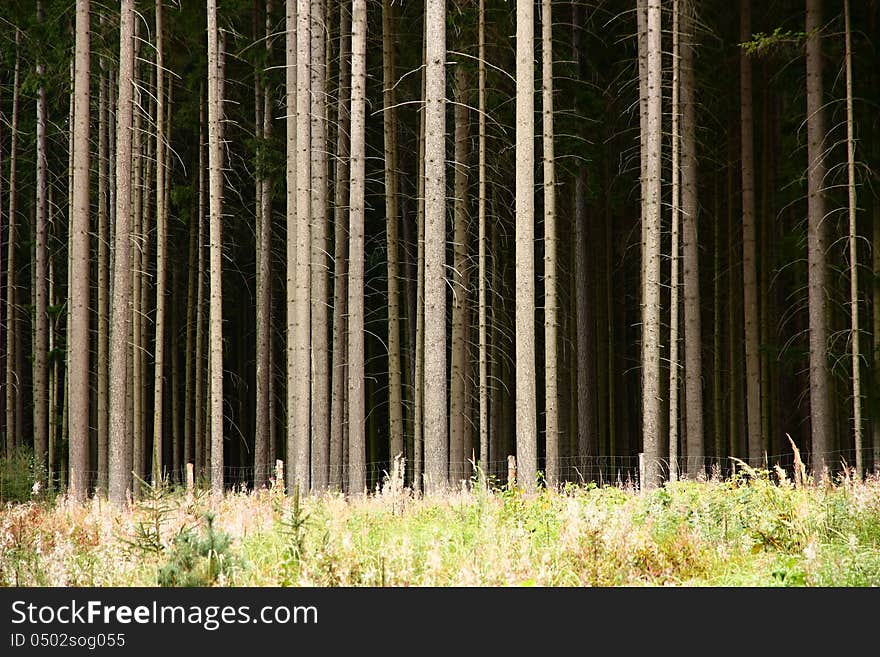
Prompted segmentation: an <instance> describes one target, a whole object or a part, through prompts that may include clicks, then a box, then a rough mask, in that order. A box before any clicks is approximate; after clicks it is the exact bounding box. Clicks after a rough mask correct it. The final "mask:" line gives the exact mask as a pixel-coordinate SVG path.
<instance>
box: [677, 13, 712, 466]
mask: <svg viewBox="0 0 880 657" xmlns="http://www.w3.org/2000/svg"><path fill="white" fill-rule="evenodd" d="M694 7H695V3H694V2H693V0H682V15H681V21H682V24H681V29H682V34H681V91H680V102H681V210H682V265H683V267H684V280H683V283H684V363H685V370H684V376H685V382H684V388H685V389H684V405H685V408H686V409H687V419H686V423H685V426H686V428H687V430H686V435H687V471H688V476H689V477H691V478H692V479H695V478H699V477H701V476H703V475H704V474H705V457H706V453H705V445H704V437H703V354H702V345H703V339H702V321H701V315H700V251H699V241H698V237H699V234H698V230H697V226H698V220H699V202H698V199H697V149H696V146H697V138H696V102H695V101H694V76H695V74H694V48H695V36H694V34H695V32H694V25H695V24H696V17H695V16H694ZM715 321H716V322H718V319H717V318H716V320H715Z"/></svg>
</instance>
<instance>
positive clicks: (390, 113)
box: [382, 0, 403, 462]
mask: <svg viewBox="0 0 880 657" xmlns="http://www.w3.org/2000/svg"><path fill="white" fill-rule="evenodd" d="M395 38H396V35H395V25H394V15H393V9H392V5H391V0H382V100H383V103H384V109H383V112H382V119H383V128H384V146H385V227H386V239H387V247H388V248H387V253H388V263H387V264H388V430H389V435H390V445H389V447H390V453H389V458H390V459H391V460H392V462H393V460H394V458H395V457H396V456H397V455H398V454H402V453H403V388H402V372H401V370H402V367H401V353H400V352H401V350H400V314H401V313H400V280H399V274H398V269H399V264H398V263H399V259H400V258H399V252H400V246H399V244H398V221H399V211H398V203H397V194H398V181H397V111H396V110H395V100H394V97H395V94H394V85H395V83H396V81H397V80H396V72H395V55H394V40H395Z"/></svg>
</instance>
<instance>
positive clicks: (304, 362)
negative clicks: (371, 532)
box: [287, 0, 311, 493]
mask: <svg viewBox="0 0 880 657" xmlns="http://www.w3.org/2000/svg"><path fill="white" fill-rule="evenodd" d="M309 38H310V25H309V0H297V12H296V69H297V74H296V170H297V177H296V222H297V230H296V256H297V257H296V310H295V314H294V315H295V316H294V324H295V330H294V339H293V345H294V347H293V348H294V373H295V376H296V377H297V378H298V377H300V376H302V373H303V372H310V371H311V367H310V363H309V360H310V359H309V345H310V339H309V329H310V325H309V322H310V314H309V303H310V286H311V282H310V281H311V277H310V273H311V272H310V259H311V258H310V255H311V228H310V220H311V214H310V195H309V187H310V184H311V177H310V176H311V166H310V161H311V160H310V151H311V147H310V130H309V88H310V80H309V68H308V67H309V63H310V62H309V50H310V42H309ZM288 384H289V385H290V386H291V388H290V389H291V390H293V391H294V393H293V394H294V406H293V413H292V415H290V416H289V418H288V422H291V423H292V425H293V444H292V445H288V447H289V448H291V447H292V453H288V457H287V458H288V462H289V463H290V465H291V468H290V479H291V486H295V487H298V488H299V492H300V493H307V492H308V490H309V446H310V431H309V399H310V394H309V393H310V389H309V388H310V386H307V385H302V384H301V383H298V382H297V380H296V379H294V380H288ZM288 394H289V392H288ZM292 490H293V488H291V491H292Z"/></svg>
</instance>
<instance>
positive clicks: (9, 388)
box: [6, 28, 23, 456]
mask: <svg viewBox="0 0 880 657" xmlns="http://www.w3.org/2000/svg"><path fill="white" fill-rule="evenodd" d="M20 39H21V32H20V31H19V29H18V28H15V72H14V74H13V82H12V124H11V126H10V147H9V219H8V225H9V229H8V231H7V232H8V235H7V238H6V239H7V240H8V242H9V244H8V248H7V257H6V309H7V310H6V454H7V455H8V456H12V454H13V452H14V451H15V449H16V447H17V442H18V440H17V436H18V429H19V428H20V425H21V424H22V420H23V418H22V416H21V414H20V413H18V412H17V409H18V408H19V407H20V406H21V404H20V402H19V400H20V399H21V388H22V385H21V381H20V380H19V379H18V376H17V374H18V372H17V364H18V351H19V347H18V343H17V340H18V339H19V335H18V333H17V331H16V329H17V328H19V317H18V315H19V313H18V308H17V306H16V303H15V301H16V294H15V280H16V276H15V273H16V270H15V261H16V258H15V245H16V243H17V241H18V228H17V226H18V221H17V217H16V216H15V215H16V213H17V209H16V200H17V198H18V193H17V191H18V190H17V189H16V155H17V151H18V98H19V68H20V54H19V42H20Z"/></svg>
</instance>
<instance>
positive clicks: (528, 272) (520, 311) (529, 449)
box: [516, 0, 538, 493]
mask: <svg viewBox="0 0 880 657" xmlns="http://www.w3.org/2000/svg"><path fill="white" fill-rule="evenodd" d="M534 50H535V48H534V6H533V4H532V2H531V1H530V0H517V5H516V463H517V485H518V486H520V487H521V488H522V489H523V490H524V491H525V492H526V493H533V492H534V491H535V485H536V475H537V471H538V444H537V411H536V408H535V406H536V404H535V196H534V183H535V171H534V162H535V143H534V136H535V117H534V107H533V106H534V94H535V89H534V86H535V71H534V66H533V61H534Z"/></svg>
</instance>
